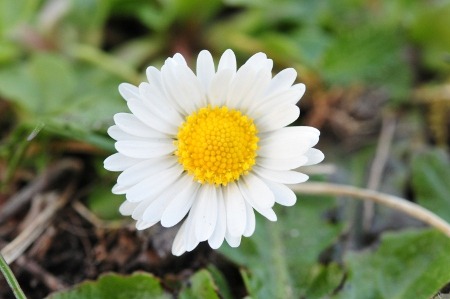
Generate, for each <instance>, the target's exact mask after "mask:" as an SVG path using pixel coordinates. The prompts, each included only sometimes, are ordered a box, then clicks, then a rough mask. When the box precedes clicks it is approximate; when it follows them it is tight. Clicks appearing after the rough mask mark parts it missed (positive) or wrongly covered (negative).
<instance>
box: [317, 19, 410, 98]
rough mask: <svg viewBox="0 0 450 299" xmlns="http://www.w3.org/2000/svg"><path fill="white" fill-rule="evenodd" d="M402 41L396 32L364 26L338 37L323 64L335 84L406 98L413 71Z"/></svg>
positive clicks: (327, 52)
mask: <svg viewBox="0 0 450 299" xmlns="http://www.w3.org/2000/svg"><path fill="white" fill-rule="evenodd" d="M403 47H404V44H403V40H402V37H401V36H400V35H399V34H396V32H395V30H393V29H392V28H382V27H370V26H369V25H368V26H362V27H361V28H356V29H353V30H350V31H348V32H346V33H343V34H340V35H338V36H337V38H336V40H335V42H333V43H332V44H331V45H330V46H329V48H328V50H327V51H326V53H325V54H324V58H323V62H322V72H323V76H324V77H325V79H326V80H327V81H328V82H329V83H331V84H339V85H351V84H365V85H368V86H375V87H381V88H384V89H388V90H389V91H390V92H391V93H392V94H393V95H394V96H395V97H403V96H405V94H406V93H407V90H408V88H409V87H410V83H411V70H410V68H409V66H408V64H407V61H406V60H405V59H404V56H403V51H404V49H403Z"/></svg>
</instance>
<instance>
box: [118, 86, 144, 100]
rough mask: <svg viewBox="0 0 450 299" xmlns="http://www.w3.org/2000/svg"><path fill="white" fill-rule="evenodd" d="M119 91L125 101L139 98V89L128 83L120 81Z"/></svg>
mask: <svg viewBox="0 0 450 299" xmlns="http://www.w3.org/2000/svg"><path fill="white" fill-rule="evenodd" d="M119 93H120V95H121V96H122V97H123V98H124V99H125V100H127V101H129V100H131V99H139V98H140V95H139V89H138V88H137V87H136V86H134V85H131V84H129V83H121V84H120V85H119Z"/></svg>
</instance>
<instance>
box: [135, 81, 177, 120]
mask: <svg viewBox="0 0 450 299" xmlns="http://www.w3.org/2000/svg"><path fill="white" fill-rule="evenodd" d="M139 91H140V93H141V97H142V102H143V103H144V105H145V106H146V107H147V108H148V109H149V110H150V111H151V112H152V114H153V115H154V116H157V117H158V118H161V119H162V120H163V121H165V122H168V123H171V124H174V125H176V124H181V123H182V122H183V118H182V117H181V115H180V114H179V113H178V111H176V110H175V108H174V107H173V105H172V103H171V102H170V100H168V97H167V96H166V95H165V93H164V92H163V91H161V90H159V89H158V88H157V87H156V86H154V85H151V84H148V83H145V82H144V83H141V84H140V85H139Z"/></svg>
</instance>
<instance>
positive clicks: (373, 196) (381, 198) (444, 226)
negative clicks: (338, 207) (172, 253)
mask: <svg viewBox="0 0 450 299" xmlns="http://www.w3.org/2000/svg"><path fill="white" fill-rule="evenodd" d="M292 190H293V191H294V192H298V193H306V194H328V195H344V196H350V197H353V198H356V199H362V200H370V201H373V202H375V203H378V204H382V205H385V206H388V207H390V208H392V209H395V210H398V211H401V212H403V213H405V214H408V215H409V216H412V217H414V218H416V219H418V220H420V221H422V222H424V223H426V224H428V225H430V226H432V227H434V228H436V229H438V230H440V231H441V232H442V233H444V234H445V235H447V236H448V237H449V238H450V224H449V223H448V222H446V221H445V220H444V219H442V218H441V217H439V216H438V215H436V214H434V213H433V212H431V211H429V210H427V209H425V208H424V207H422V206H420V205H418V204H415V203H413V202H410V201H408V200H406V199H404V198H401V197H398V196H394V195H389V194H385V193H381V192H377V191H373V190H368V189H363V188H357V187H353V186H346V185H339V184H330V183H303V184H299V185H295V186H292Z"/></svg>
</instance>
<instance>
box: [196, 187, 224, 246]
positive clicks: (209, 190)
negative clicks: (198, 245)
mask: <svg viewBox="0 0 450 299" xmlns="http://www.w3.org/2000/svg"><path fill="white" fill-rule="evenodd" d="M214 189H215V187H214V186H211V185H203V186H202V187H201V191H200V192H199V195H198V198H197V199H196V201H195V203H194V205H193V206H192V210H193V211H192V212H193V213H194V215H193V217H194V223H195V236H196V238H197V240H199V241H200V242H201V241H206V240H207V239H208V238H209V237H211V235H212V233H213V232H214V228H215V226H216V222H217V205H218V202H217V197H216V196H215V195H216V194H215V192H214Z"/></svg>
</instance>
